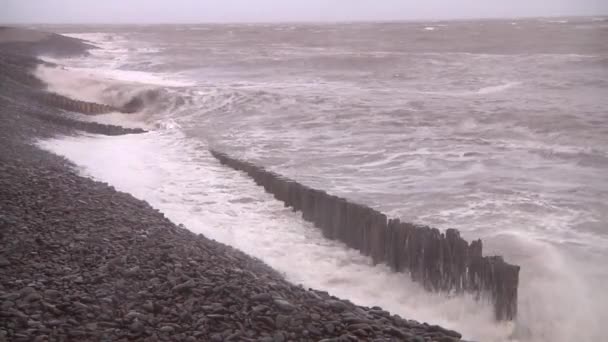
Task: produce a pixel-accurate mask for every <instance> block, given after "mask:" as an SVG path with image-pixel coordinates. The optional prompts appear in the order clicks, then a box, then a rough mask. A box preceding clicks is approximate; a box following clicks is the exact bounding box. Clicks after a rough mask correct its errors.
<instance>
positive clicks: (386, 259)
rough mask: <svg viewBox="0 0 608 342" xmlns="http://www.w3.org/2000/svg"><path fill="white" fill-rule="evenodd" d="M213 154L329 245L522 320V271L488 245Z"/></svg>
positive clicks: (506, 317) (499, 316) (502, 317)
mask: <svg viewBox="0 0 608 342" xmlns="http://www.w3.org/2000/svg"><path fill="white" fill-rule="evenodd" d="M210 152H211V154H212V155H213V156H214V157H215V158H216V159H218V160H219V161H220V163H222V164H225V165H227V166H229V167H231V168H233V169H235V170H240V171H244V172H245V173H247V174H248V175H249V176H250V177H251V178H253V180H254V181H255V182H256V183H257V184H258V185H260V186H262V187H264V189H265V190H266V191H267V192H269V193H271V194H273V195H274V197H275V198H276V199H278V200H280V201H282V202H283V203H285V206H288V207H291V208H292V209H293V210H294V211H300V212H302V217H303V218H304V219H305V220H306V221H309V222H312V223H313V224H314V225H315V226H316V227H318V228H319V229H321V230H322V232H323V235H324V236H325V237H327V238H329V239H334V240H339V241H342V242H344V243H345V244H346V245H347V246H349V247H350V248H354V249H356V250H358V251H360V252H361V253H362V254H364V255H366V256H370V257H371V258H372V260H373V262H374V263H376V264H377V263H385V264H387V265H388V266H390V267H391V269H393V270H394V271H396V272H409V273H410V275H411V278H412V280H414V281H415V282H418V283H420V284H422V286H424V288H425V289H427V290H428V291H437V292H439V291H441V292H449V293H464V292H467V293H472V294H474V295H475V296H476V298H478V299H479V300H488V301H489V302H490V303H491V304H492V305H493V308H494V313H495V317H496V319H497V320H513V319H514V318H515V316H516V314H517V288H518V282H519V266H516V265H511V264H509V263H507V262H505V261H504V260H503V258H502V257H500V256H483V255H482V242H481V240H475V241H473V242H471V243H468V242H467V241H466V240H464V239H463V238H461V237H460V233H459V232H458V230H456V229H448V230H446V231H445V233H442V232H440V231H439V230H438V229H436V228H430V227H426V226H420V225H415V224H411V223H406V222H401V221H400V220H399V219H388V218H387V217H386V215H384V214H382V213H381V212H379V211H377V210H374V209H372V208H370V207H367V206H365V205H361V204H357V203H353V202H351V201H349V200H347V199H344V198H340V197H337V196H333V195H330V194H328V193H326V192H325V191H321V190H316V189H312V188H310V187H307V186H305V185H302V184H300V183H298V182H296V181H294V180H291V179H288V178H284V177H282V176H280V175H278V174H276V173H274V172H271V171H268V170H266V169H264V168H262V167H259V166H256V165H254V164H252V163H249V162H246V161H241V160H238V159H235V158H231V157H229V156H228V155H227V154H225V153H222V152H218V151H215V150H211V151H210Z"/></svg>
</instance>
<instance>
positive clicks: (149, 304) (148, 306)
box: [142, 301, 154, 312]
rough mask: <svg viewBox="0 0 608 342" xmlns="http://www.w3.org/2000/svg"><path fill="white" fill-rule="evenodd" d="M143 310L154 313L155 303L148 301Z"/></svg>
mask: <svg viewBox="0 0 608 342" xmlns="http://www.w3.org/2000/svg"><path fill="white" fill-rule="evenodd" d="M142 308H144V310H146V311H148V312H154V303H152V302H151V301H147V302H145V303H144V305H142Z"/></svg>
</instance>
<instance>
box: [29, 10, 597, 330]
mask: <svg viewBox="0 0 608 342" xmlns="http://www.w3.org/2000/svg"><path fill="white" fill-rule="evenodd" d="M32 28H35V29H41V30H47V31H52V32H56V33H60V34H64V35H67V36H70V37H74V38H79V39H82V40H85V41H87V42H88V43H90V44H92V45H95V46H96V47H97V48H96V49H93V50H91V51H90V55H89V56H84V57H81V58H80V57H79V58H67V59H53V58H50V57H47V58H46V60H47V61H49V62H52V63H55V64H54V65H51V64H49V65H41V66H39V67H38V68H37V70H36V72H35V74H36V76H38V77H39V78H40V79H42V80H44V81H45V82H47V83H48V89H49V90H50V91H52V92H56V93H58V94H60V95H64V96H66V97H71V98H75V99H79V100H84V101H90V102H95V103H103V104H107V105H112V106H116V107H121V106H123V105H124V104H126V103H130V104H131V105H133V106H134V107H136V108H135V109H136V112H135V113H131V114H124V113H110V114H103V115H98V116H87V117H84V119H87V120H95V121H98V122H102V123H108V124H114V125H120V126H126V127H139V128H143V129H146V130H147V131H148V133H145V134H137V135H125V136H117V137H109V136H95V135H81V136H72V137H60V138H55V139H52V140H43V141H40V142H39V144H40V146H42V147H43V148H45V149H48V150H50V151H53V152H55V153H57V154H60V155H63V156H65V157H66V158H68V159H69V160H71V161H73V162H74V163H75V164H76V165H78V166H79V167H80V170H81V172H82V173H83V174H84V175H87V176H89V177H92V178H94V179H96V180H102V181H105V182H108V183H110V184H111V185H113V186H115V187H116V188H117V189H118V190H121V191H125V192H128V193H131V194H133V195H134V196H136V197H138V198H140V199H143V200H146V201H148V202H149V203H150V204H151V205H152V206H154V207H155V208H157V209H159V210H160V211H162V212H163V213H165V215H167V217H169V218H170V219H171V220H172V221H173V222H175V223H179V224H183V225H184V226H185V227H186V228H188V229H189V230H191V231H193V232H196V233H203V234H205V235H206V236H208V237H210V238H213V239H216V240H218V241H220V242H223V243H226V244H229V245H232V246H234V247H236V248H238V249H240V250H242V251H244V252H246V253H248V254H250V255H252V256H254V257H257V258H259V259H261V260H263V261H264V262H266V263H267V264H268V265H270V266H272V267H273V268H275V269H276V270H278V271H280V272H281V273H283V274H284V275H285V277H286V278H287V279H288V280H289V281H291V282H293V283H296V284H302V285H303V286H305V287H312V288H316V289H320V290H325V291H328V292H329V293H331V294H333V295H336V296H339V297H341V298H345V299H349V300H351V301H353V302H354V303H356V304H359V305H366V306H374V305H377V306H381V307H382V308H384V309H387V310H389V311H391V312H392V313H396V314H400V315H404V316H406V317H413V318H416V319H417V320H421V321H432V322H435V323H437V324H441V325H442V326H445V327H448V328H451V329H456V330H458V331H460V332H461V333H462V334H463V335H464V337H466V338H469V339H472V340H478V341H507V340H512V341H556V342H560V341H573V340H578V341H593V340H596V341H599V340H603V338H605V336H606V334H605V332H604V331H603V328H604V327H603V326H602V324H603V323H605V322H607V321H608V293H607V292H606V284H608V267H606V260H608V111H607V108H608V39H606V37H608V18H604V17H575V18H535V19H509V20H506V19H505V20H474V21H466V20H462V21H433V22H379V23H373V22H370V23H340V24H315V23H301V24H293V23H291V24H206V25H127V26H113V25H96V26H89V25H71V26H35V27H32ZM43 58H44V57H43ZM74 115H76V114H74ZM81 119H82V118H81ZM209 148H213V149H216V150H221V151H224V152H226V153H229V154H230V155H233V156H236V157H238V158H241V159H244V160H248V161H251V162H254V163H255V164H257V165H261V166H263V167H265V168H266V169H268V170H271V171H274V172H276V173H279V174H281V175H284V176H287V177H289V178H291V179H294V180H297V181H298V182H301V183H303V184H306V185H308V186H310V187H313V188H316V189H323V190H325V191H327V192H328V193H331V194H333V195H336V196H340V197H344V198H347V199H349V200H353V201H355V202H357V203H363V204H365V205H368V206H370V207H372V208H374V209H377V210H379V211H381V212H383V213H386V214H387V215H388V216H389V217H394V218H400V219H401V220H403V221H408V222H415V223H420V224H424V225H429V226H433V227H437V228H439V229H441V230H445V229H447V228H457V229H458V230H459V231H460V232H461V234H462V235H463V237H464V238H465V239H467V240H469V241H470V240H473V239H478V238H481V239H482V240H483V242H484V247H485V252H486V254H496V255H502V256H504V257H505V260H508V261H510V262H513V263H515V264H518V265H520V266H521V271H520V283H519V299H518V302H519V303H518V314H517V318H516V319H515V320H514V321H513V322H496V321H495V320H494V316H493V313H492V308H491V307H490V306H489V305H488V304H487V303H484V302H482V301H481V302H480V301H476V300H475V298H472V297H471V296H468V295H456V294H444V293H442V294H440V293H429V292H427V291H425V290H424V289H423V288H422V287H421V286H420V285H419V284H417V283H414V282H412V281H411V280H410V278H409V276H408V275H406V274H403V273H395V272H392V271H391V270H390V269H389V268H388V267H387V266H385V265H374V264H373V263H372V261H371V259H370V258H369V257H366V256H362V255H361V254H360V253H359V252H357V251H355V250H352V249H349V248H347V247H346V246H345V245H344V244H343V243H341V242H339V241H333V240H329V239H326V238H324V237H323V235H322V234H321V232H320V231H319V230H318V229H315V228H314V227H313V226H312V224H311V223H308V222H306V221H304V220H302V218H301V215H300V214H299V213H294V212H292V211H291V210H290V209H289V208H285V207H284V206H283V204H282V203H280V202H279V201H276V200H275V199H274V198H273V197H272V195H270V194H267V193H265V192H264V191H263V189H260V187H258V186H256V185H255V183H253V182H252V181H251V179H249V178H248V177H247V176H246V175H244V174H243V173H240V172H237V171H232V170H229V169H227V168H224V167H222V166H221V165H219V163H218V162H217V161H216V160H215V159H214V158H213V157H212V156H211V155H210V154H209V152H208V149H209Z"/></svg>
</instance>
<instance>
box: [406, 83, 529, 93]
mask: <svg viewBox="0 0 608 342" xmlns="http://www.w3.org/2000/svg"><path fill="white" fill-rule="evenodd" d="M521 84H522V83H521V82H507V83H503V84H499V85H495V86H488V87H483V88H479V89H477V90H472V91H471V90H469V91H422V92H418V93H419V94H426V95H442V96H475V95H488V94H495V93H500V92H503V91H505V90H509V89H511V88H514V87H517V86H519V85H521Z"/></svg>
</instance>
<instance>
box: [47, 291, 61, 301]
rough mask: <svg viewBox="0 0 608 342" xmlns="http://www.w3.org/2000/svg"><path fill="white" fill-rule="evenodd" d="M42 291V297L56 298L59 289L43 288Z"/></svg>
mask: <svg viewBox="0 0 608 342" xmlns="http://www.w3.org/2000/svg"><path fill="white" fill-rule="evenodd" d="M43 293H44V297H45V298H49V299H53V298H57V297H59V295H60V292H59V291H57V290H52V289H48V290H44V292H43Z"/></svg>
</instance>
